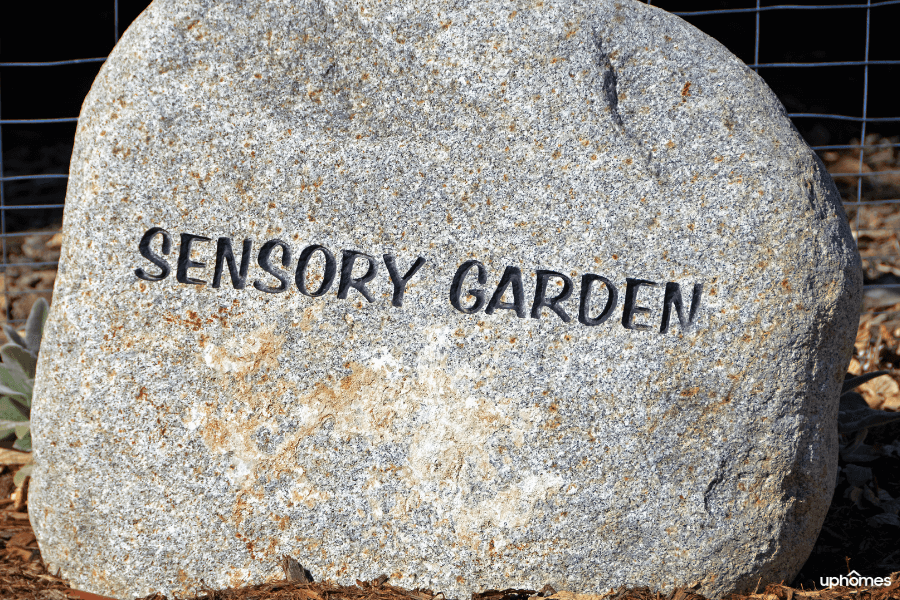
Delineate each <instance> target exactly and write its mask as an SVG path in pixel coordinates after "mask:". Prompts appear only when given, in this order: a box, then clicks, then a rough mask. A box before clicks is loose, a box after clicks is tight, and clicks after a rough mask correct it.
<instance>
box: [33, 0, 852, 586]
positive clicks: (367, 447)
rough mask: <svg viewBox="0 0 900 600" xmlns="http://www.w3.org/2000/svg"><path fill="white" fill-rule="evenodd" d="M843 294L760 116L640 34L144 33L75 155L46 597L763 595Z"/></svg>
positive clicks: (557, 5)
mask: <svg viewBox="0 0 900 600" xmlns="http://www.w3.org/2000/svg"><path fill="white" fill-rule="evenodd" d="M861 282H862V276H861V270H860V263H859V258H858V255H857V251H856V247H855V244H854V241H853V239H852V237H851V234H850V230H849V228H848V225H847V220H846V217H845V214H844V211H843V208H842V206H841V203H840V199H839V197H838V194H837V193H836V191H835V188H834V185H833V184H832V182H831V181H830V179H829V177H828V175H827V174H826V172H825V170H824V168H823V167H822V164H821V163H820V162H819V160H818V159H817V158H816V156H815V155H814V154H813V152H812V151H811V150H810V149H809V148H808V147H807V145H806V144H805V143H804V142H803V140H802V139H801V138H800V136H799V135H798V133H797V131H796V130H795V129H793V127H792V126H791V124H790V122H789V120H788V118H787V117H786V116H785V111H784V109H783V108H782V106H781V105H780V104H779V102H778V101H777V99H776V98H775V96H774V95H773V94H772V92H771V91H770V90H769V89H768V88H767V87H766V85H765V84H764V83H763V81H762V80H761V79H760V78H759V77H758V76H757V75H756V74H755V73H753V72H752V71H751V70H750V69H748V68H747V67H746V66H745V65H743V64H742V63H741V62H740V61H739V60H738V59H736V58H735V57H734V56H732V55H731V54H730V53H729V52H728V51H727V50H726V49H725V48H723V47H722V46H721V45H720V44H719V43H717V42H716V41H714V40H712V39H710V38H708V37H707V36H705V35H704V34H702V33H700V32H699V31H697V30H696V29H694V28H693V27H691V26H690V25H687V24H686V23H684V22H683V21H681V20H680V19H678V18H676V17H674V16H672V15H669V14H667V13H665V12H663V11H661V10H658V9H656V8H652V7H648V6H646V5H643V4H639V3H637V2H633V1H630V0H619V1H611V0H592V1H591V2H579V1H578V0H559V1H554V2H525V1H519V0H514V1H513V2H508V1H502V2H501V1H500V0H486V1H481V2H466V1H459V2H440V1H434V0H397V1H394V2H372V1H370V0H359V1H357V2H352V3H338V2H331V1H324V2H319V1H305V2H301V1H296V2H263V1H262V0H242V1H240V2H238V1H236V0H233V1H219V2H208V1H200V0H178V1H176V0H156V1H155V2H154V3H153V4H152V5H151V6H150V7H149V8H148V9H147V10H146V11H145V12H144V14H142V15H141V16H140V17H139V18H138V20H137V21H136V22H135V23H134V25H132V27H131V28H130V29H129V30H128V31H127V32H126V34H125V35H124V37H123V38H122V41H121V42H120V44H119V45H118V46H117V47H116V49H115V51H114V52H113V53H112V56H111V57H110V59H109V60H108V61H107V62H106V64H105V65H104V66H103V68H102V70H101V72H100V75H99V76H98V77H97V80H96V81H95V83H94V86H93V88H92V89H91V92H90V94H89V95H88V97H87V99H86V101H85V104H84V107H83V110H82V113H81V117H80V120H79V124H78V133H77V137H76V144H75V152H74V155H73V157H72V164H71V179H70V182H69V190H68V196H67V200H66V212H65V242H64V245H63V256H62V260H61V264H60V271H59V277H58V279H57V282H56V290H55V299H54V303H53V308H52V311H51V317H50V320H49V322H48V325H47V331H46V337H45V341H44V345H43V349H42V351H41V356H40V364H39V367H38V382H37V388H36V400H35V406H34V446H35V465H36V466H35V480H34V483H33V487H32V488H31V492H30V493H31V496H30V505H31V509H32V513H31V518H32V521H33V524H34V528H35V531H36V533H37V536H38V540H39V542H40V546H41V551H42V555H43V557H44V560H45V561H46V563H47V565H48V567H49V568H50V570H51V571H53V572H56V571H57V569H59V571H60V574H61V576H63V577H65V578H67V579H69V580H70V581H71V582H72V584H73V585H74V586H75V587H78V588H82V589H87V590H90V591H93V592H99V593H103V594H108V595H116V596H122V597H126V596H129V595H131V594H146V593H150V592H151V591H156V590H160V591H164V592H167V593H172V592H175V593H178V594H187V593H189V592H192V591H196V590H198V589H199V588H200V587H201V585H203V584H205V585H208V586H213V587H215V586H223V585H236V584H240V583H242V582H259V581H264V580H268V579H274V578H278V577H280V576H281V571H280V568H279V566H278V565H279V559H280V557H281V556H282V555H285V554H287V555H291V556H293V557H294V558H296V559H297V560H299V561H300V562H301V563H302V564H303V565H304V566H305V567H306V568H308V569H309V571H310V572H311V573H312V574H313V576H314V577H316V578H331V579H334V580H337V581H340V582H352V581H353V580H354V579H356V578H370V577H374V576H377V575H379V574H381V573H385V574H388V575H390V576H391V580H392V582H394V583H396V584H399V585H405V586H409V587H414V586H422V587H429V588H433V589H435V590H442V591H444V592H445V593H446V594H447V595H448V596H449V597H457V598H464V597H465V596H466V595H467V594H469V593H470V592H472V591H475V590H481V589H484V588H488V587H493V588H501V587H511V586H515V587H534V588H538V587H540V586H542V585H544V584H546V583H550V584H552V585H553V586H554V587H555V588H556V589H567V590H574V591H579V592H590V591H599V590H607V589H609V588H610V587H616V586H619V585H623V584H629V585H648V586H650V587H652V588H659V589H662V590H667V589H670V588H671V586H672V585H674V584H692V583H699V584H700V585H701V587H700V588H699V590H700V591H701V592H702V593H704V594H707V595H711V596H714V597H716V596H722V595H724V594H727V593H728V592H732V591H741V590H747V589H751V588H753V587H755V586H756V585H757V584H758V583H760V584H761V585H764V584H765V583H766V582H770V581H779V580H782V579H785V580H790V579H791V578H792V577H793V576H794V574H795V573H796V572H797V571H798V569H799V568H800V567H801V565H802V564H803V562H804V561H805V560H806V558H807V556H808V554H809V552H810V550H811V548H812V546H813V542H814V540H815V538H816V536H817V533H818V530H819V527H820V526H821V523H822V520H823V518H824V515H825V512H826V509H827V507H828V504H829V501H830V499H831V494H832V489H833V484H834V481H835V469H836V445H837V431H836V421H835V419H836V413H837V403H838V392H839V388H840V385H841V380H842V377H843V374H844V369H845V367H846V365H847V362H848V360H849V357H850V352H851V347H852V346H851V344H852V340H853V333H854V332H855V326H856V322H857V314H858V310H859V306H860V299H861Z"/></svg>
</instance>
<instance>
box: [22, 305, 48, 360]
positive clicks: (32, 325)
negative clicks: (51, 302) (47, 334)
mask: <svg viewBox="0 0 900 600" xmlns="http://www.w3.org/2000/svg"><path fill="white" fill-rule="evenodd" d="M49 312H50V307H49V306H48V305H47V301H46V300H44V299H43V298H38V299H37V301H35V303H34V304H33V305H32V306H31V312H30V313H29V315H28V321H27V322H26V323H25V349H26V350H28V352H30V353H31V355H32V356H34V358H35V359H37V355H38V352H39V351H40V349H41V334H42V333H43V332H44V323H45V322H46V321H47V315H48V314H49Z"/></svg>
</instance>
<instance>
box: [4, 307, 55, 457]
mask: <svg viewBox="0 0 900 600" xmlns="http://www.w3.org/2000/svg"><path fill="white" fill-rule="evenodd" d="M48 312H49V307H48V306H47V301H46V300H44V299H43V298H38V300H37V302H35V303H34V306H32V307H31V314H29V315H28V321H27V323H26V324H25V338H24V339H23V338H22V336H20V335H19V334H18V333H17V332H16V331H15V330H14V329H13V328H12V327H10V326H9V325H4V326H3V329H4V331H5V332H6V337H7V338H9V340H10V342H9V343H8V344H6V345H4V346H3V347H0V358H2V361H3V362H2V363H0V439H6V438H8V437H10V436H11V435H15V436H16V441H15V443H14V444H13V448H15V449H16V450H24V451H30V450H31V400H32V396H33V393H34V376H35V372H36V371H37V357H38V352H39V351H40V349H41V336H42V334H43V332H44V323H46V321H47V313H48Z"/></svg>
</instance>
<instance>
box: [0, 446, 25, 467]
mask: <svg viewBox="0 0 900 600" xmlns="http://www.w3.org/2000/svg"><path fill="white" fill-rule="evenodd" d="M29 460H31V452H18V451H16V450H9V449H7V448H0V465H24V464H25V463H27V462H28V461H29Z"/></svg>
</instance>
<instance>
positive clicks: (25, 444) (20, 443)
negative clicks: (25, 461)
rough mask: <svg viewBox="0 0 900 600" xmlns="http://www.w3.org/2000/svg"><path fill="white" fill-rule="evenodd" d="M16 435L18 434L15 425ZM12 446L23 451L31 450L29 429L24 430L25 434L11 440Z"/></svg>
mask: <svg viewBox="0 0 900 600" xmlns="http://www.w3.org/2000/svg"><path fill="white" fill-rule="evenodd" d="M16 435H17V436H18V435H19V428H18V427H16ZM13 448H14V449H16V450H21V451H23V452H31V430H30V429H27V428H26V430H25V435H23V436H22V437H20V438H19V439H17V440H16V441H15V442H13Z"/></svg>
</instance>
